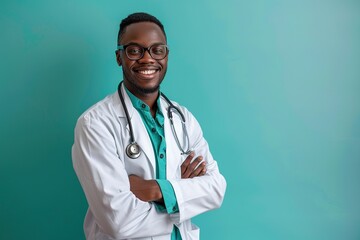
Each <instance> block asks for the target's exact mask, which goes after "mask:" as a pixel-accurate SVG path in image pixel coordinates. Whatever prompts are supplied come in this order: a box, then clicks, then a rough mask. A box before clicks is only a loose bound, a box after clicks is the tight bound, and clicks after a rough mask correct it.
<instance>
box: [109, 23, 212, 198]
mask: <svg viewBox="0 0 360 240" xmlns="http://www.w3.org/2000/svg"><path fill="white" fill-rule="evenodd" d="M129 43H137V44H139V45H141V46H143V47H150V46H152V45H153V44H158V43H161V44H166V37H165V35H164V33H163V32H162V31H161V29H160V27H159V26H158V25H156V24H155V23H151V22H140V23H133V24H130V25H129V26H127V27H126V30H125V32H124V33H123V35H122V37H121V40H120V44H122V45H126V44H129ZM116 61H117V63H118V65H119V66H122V69H123V78H124V84H125V86H126V87H127V89H128V90H129V91H130V92H131V93H132V94H134V95H135V96H136V97H138V98H139V99H141V100H142V101H143V102H144V103H146V104H147V105H148V106H149V107H150V110H151V113H152V115H153V116H155V113H156V110H157V104H156V99H157V98H158V96H159V86H160V84H161V82H162V80H163V79H164V77H165V74H166V70H167V63H168V57H166V58H164V59H162V60H155V59H153V58H152V57H151V56H150V54H149V53H148V52H147V51H146V52H145V53H144V56H143V57H142V58H141V59H139V60H137V61H134V60H130V59H128V58H127V56H126V54H125V53H124V52H123V51H117V52H116ZM202 161H203V157H202V156H198V157H197V158H195V159H194V153H193V152H192V153H190V154H189V155H188V156H187V158H186V159H185V161H184V162H183V163H182V165H181V178H193V177H200V176H203V175H204V174H205V173H206V164H205V162H202ZM129 181H130V191H131V192H133V193H134V194H135V196H136V197H137V198H139V199H140V200H142V201H145V202H153V201H156V202H163V196H162V193H161V190H160V187H159V185H158V184H157V182H156V180H145V179H143V178H142V177H139V176H136V175H130V176H129Z"/></svg>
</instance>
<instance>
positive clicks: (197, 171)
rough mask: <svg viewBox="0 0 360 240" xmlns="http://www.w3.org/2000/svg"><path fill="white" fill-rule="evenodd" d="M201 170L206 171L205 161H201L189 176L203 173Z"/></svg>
mask: <svg viewBox="0 0 360 240" xmlns="http://www.w3.org/2000/svg"><path fill="white" fill-rule="evenodd" d="M203 172H206V164H205V162H202V163H201V164H200V165H199V166H198V167H197V168H196V169H195V170H194V171H193V172H192V173H191V174H190V178H193V177H198V176H201V175H204V174H203Z"/></svg>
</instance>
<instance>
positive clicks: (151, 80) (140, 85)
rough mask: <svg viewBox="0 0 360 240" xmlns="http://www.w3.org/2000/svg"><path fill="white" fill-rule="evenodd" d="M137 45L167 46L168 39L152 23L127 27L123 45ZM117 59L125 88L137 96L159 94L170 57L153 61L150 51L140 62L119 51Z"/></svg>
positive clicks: (122, 41)
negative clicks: (121, 70)
mask: <svg viewBox="0 0 360 240" xmlns="http://www.w3.org/2000/svg"><path fill="white" fill-rule="evenodd" d="M129 43H136V44H139V45H141V46H143V47H146V48H147V47H150V46H152V45H154V44H166V38H165V35H164V33H163V32H162V31H161V29H160V27H159V26H158V25H156V24H155V23H152V22H140V23H133V24H130V25H129V26H127V27H126V30H125V32H124V33H123V35H122V38H121V42H120V44H121V45H127V44H129ZM116 59H117V62H118V64H119V65H120V66H122V69H123V77H124V84H125V86H126V87H127V88H128V89H129V90H130V92H132V93H133V94H134V95H135V96H138V97H141V96H144V95H147V94H152V93H157V92H158V90H159V86H160V83H161V82H162V80H163V79H164V77H165V74H166V70H167V62H168V57H167V56H166V57H165V58H164V59H162V60H155V59H153V58H152V57H151V56H150V54H149V52H148V51H145V53H144V56H143V57H142V58H141V59H139V60H136V61H134V60H130V59H128V57H127V56H126V54H125V52H124V51H123V50H121V51H117V53H116Z"/></svg>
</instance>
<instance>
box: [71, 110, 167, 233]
mask: <svg viewBox="0 0 360 240" xmlns="http://www.w3.org/2000/svg"><path fill="white" fill-rule="evenodd" d="M110 129H111V126H110V124H109V126H108V125H107V124H106V123H104V121H103V120H100V119H96V118H92V117H90V116H87V115H85V116H83V117H81V118H80V119H79V120H78V123H77V125H76V128H75V141H74V145H73V148H72V158H73V166H74V169H75V172H76V174H77V176H78V179H79V181H80V184H81V186H82V188H83V190H84V192H85V196H86V199H87V201H88V204H89V208H90V211H91V212H92V213H93V215H94V216H95V221H96V224H97V225H98V226H99V227H100V229H101V231H102V232H103V233H105V234H107V235H109V236H111V237H112V238H114V239H125V238H126V239H128V238H138V237H148V236H157V235H164V234H170V233H171V231H172V229H173V222H172V221H171V219H170V217H169V215H168V214H167V213H160V212H158V211H156V208H155V206H154V204H153V203H148V202H143V201H141V200H139V199H138V198H136V196H135V195H134V194H133V193H132V192H131V191H130V184H129V179H128V174H127V172H126V169H125V167H124V162H123V159H120V157H119V155H118V154H117V150H116V145H115V140H114V137H113V136H112V134H113V133H112V131H111V130H110ZM120 156H121V155H120Z"/></svg>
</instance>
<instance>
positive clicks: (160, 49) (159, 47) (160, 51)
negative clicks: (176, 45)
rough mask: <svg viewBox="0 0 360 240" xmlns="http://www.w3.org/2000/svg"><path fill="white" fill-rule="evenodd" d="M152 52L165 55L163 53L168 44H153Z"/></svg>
mask: <svg viewBox="0 0 360 240" xmlns="http://www.w3.org/2000/svg"><path fill="white" fill-rule="evenodd" d="M151 52H152V53H153V54H156V55H161V56H163V55H164V54H165V53H166V46H164V45H157V46H153V47H152V48H151Z"/></svg>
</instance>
